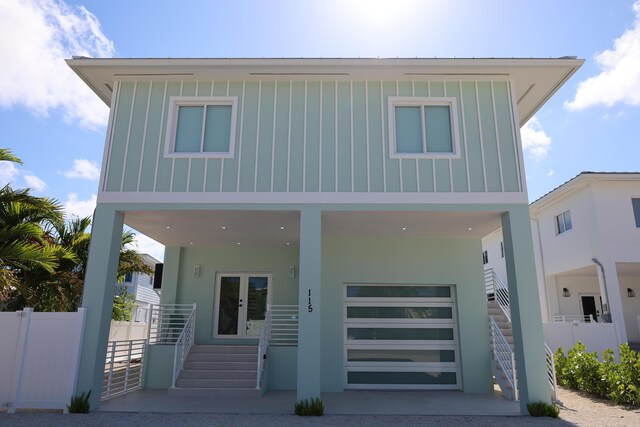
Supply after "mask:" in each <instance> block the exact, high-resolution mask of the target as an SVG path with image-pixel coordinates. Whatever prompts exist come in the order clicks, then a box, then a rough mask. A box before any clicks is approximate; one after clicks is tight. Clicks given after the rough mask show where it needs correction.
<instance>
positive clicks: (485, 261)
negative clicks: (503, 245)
mask: <svg viewBox="0 0 640 427" xmlns="http://www.w3.org/2000/svg"><path fill="white" fill-rule="evenodd" d="M482 264H484V265H486V264H489V252H488V251H482Z"/></svg>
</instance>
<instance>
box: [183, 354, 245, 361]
mask: <svg viewBox="0 0 640 427" xmlns="http://www.w3.org/2000/svg"><path fill="white" fill-rule="evenodd" d="M187 362H253V363H258V354H257V353H254V354H235V353H189V356H187Z"/></svg>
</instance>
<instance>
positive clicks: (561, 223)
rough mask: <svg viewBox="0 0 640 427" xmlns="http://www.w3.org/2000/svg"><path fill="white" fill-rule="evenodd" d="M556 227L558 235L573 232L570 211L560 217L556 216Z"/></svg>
mask: <svg viewBox="0 0 640 427" xmlns="http://www.w3.org/2000/svg"><path fill="white" fill-rule="evenodd" d="M556 227H557V232H558V234H562V233H564V232H565V231H568V230H571V228H572V225H571V214H570V213H569V211H564V212H562V213H561V214H560V215H557V216H556Z"/></svg>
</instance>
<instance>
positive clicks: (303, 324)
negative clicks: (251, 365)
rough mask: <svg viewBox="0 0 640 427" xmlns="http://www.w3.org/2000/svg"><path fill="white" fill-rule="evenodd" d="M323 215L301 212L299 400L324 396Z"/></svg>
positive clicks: (307, 210)
mask: <svg viewBox="0 0 640 427" xmlns="http://www.w3.org/2000/svg"><path fill="white" fill-rule="evenodd" d="M321 246H322V212H321V210H320V209H319V208H314V207H308V208H304V209H303V210H302V211H301V212H300V275H299V284H298V287H299V291H298V304H299V307H300V315H299V325H298V393H297V398H298V400H301V399H308V398H314V397H320V378H321V377H320V374H321V372H320V370H321V368H320V363H321V337H320V333H321V326H320V311H321V297H322V294H321V283H322V282H321V279H320V273H321Z"/></svg>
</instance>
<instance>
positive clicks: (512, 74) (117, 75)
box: [67, 57, 584, 125]
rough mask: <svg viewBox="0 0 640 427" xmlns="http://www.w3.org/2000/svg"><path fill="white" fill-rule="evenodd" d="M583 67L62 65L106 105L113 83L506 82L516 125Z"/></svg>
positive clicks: (519, 62)
mask: <svg viewBox="0 0 640 427" xmlns="http://www.w3.org/2000/svg"><path fill="white" fill-rule="evenodd" d="M583 62H584V60H582V59H576V58H575V57H563V58H548V59H524V58H509V59H498V58H496V59H494V58H490V59H480V58H479V59H418V58H416V59H346V58H345V59H328V58H327V59H178V58H175V59H108V58H99V59H94V58H74V59H70V60H67V64H68V65H69V66H70V67H71V68H72V69H73V70H74V71H75V72H76V73H77V74H78V75H79V76H80V77H81V78H82V79H83V80H84V81H85V83H86V84H87V85H89V87H91V89H92V90H93V91H94V92H95V93H96V94H97V95H98V96H99V97H100V98H101V99H102V100H103V101H104V102H105V103H106V104H107V105H109V103H110V102H111V92H112V89H113V85H114V82H115V81H117V80H121V81H134V80H137V81H140V80H145V81H148V80H163V81H164V80H185V81H206V80H233V81H242V80H246V81H251V80H254V81H256V80H356V81H364V80H373V81H380V80H392V81H393V80H421V79H425V80H427V79H428V80H460V79H462V80H471V81H474V80H491V79H494V80H511V81H512V82H513V83H514V87H515V94H514V97H515V99H516V102H517V104H518V111H519V122H520V125H523V124H524V123H525V122H526V121H527V120H529V118H531V116H533V114H535V112H536V111H537V110H538V109H539V108H540V107H541V106H542V105H543V104H544V103H545V102H546V101H547V99H549V97H551V96H552V95H553V94H554V93H555V92H556V91H557V90H558V89H559V88H560V86H562V85H563V84H564V83H565V82H566V81H567V80H568V79H569V78H570V77H571V76H572V75H573V74H574V73H575V72H576V71H577V69H578V68H579V67H580V66H581V65H582V64H583Z"/></svg>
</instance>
